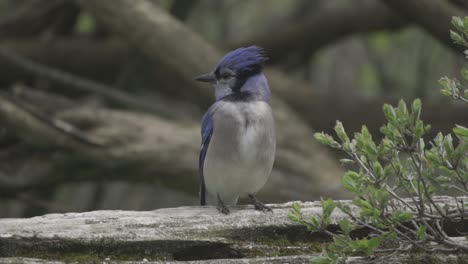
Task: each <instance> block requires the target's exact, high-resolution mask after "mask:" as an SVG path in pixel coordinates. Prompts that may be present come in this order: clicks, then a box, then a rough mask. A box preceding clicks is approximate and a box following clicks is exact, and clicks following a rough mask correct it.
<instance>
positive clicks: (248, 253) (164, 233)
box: [0, 197, 467, 264]
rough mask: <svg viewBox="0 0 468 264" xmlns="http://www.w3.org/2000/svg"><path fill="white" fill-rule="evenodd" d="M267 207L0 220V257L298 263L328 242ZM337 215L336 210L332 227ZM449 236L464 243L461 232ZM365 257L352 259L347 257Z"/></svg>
mask: <svg viewBox="0 0 468 264" xmlns="http://www.w3.org/2000/svg"><path fill="white" fill-rule="evenodd" d="M436 201H437V202H446V201H449V198H448V197H438V198H436ZM342 202H343V203H349V204H350V203H351V201H342ZM300 205H301V207H302V211H303V213H304V215H305V217H309V216H312V215H314V216H319V215H320V214H321V210H322V208H321V207H320V202H302V203H300ZM270 206H271V207H272V208H273V212H272V213H264V212H259V211H256V210H254V209H253V207H252V206H236V207H234V208H232V211H231V212H232V213H231V214H229V215H223V214H221V213H219V212H218V211H217V210H216V208H215V207H210V206H208V207H179V208H166V209H158V210H154V211H143V212H136V211H94V212H86V213H65V214H50V215H44V216H39V217H33V218H26V219H0V262H2V263H62V262H73V261H77V262H79V263H89V262H106V259H107V260H108V261H112V262H114V261H115V262H116V263H120V262H119V261H122V262H121V263H134V262H124V261H144V260H145V259H146V260H147V261H154V263H160V262H162V261H181V262H176V263H284V262H288V263H304V262H308V261H309V259H310V258H311V257H312V256H314V255H318V254H320V252H321V251H322V247H323V246H325V245H326V244H327V243H329V242H330V238H329V237H327V236H324V235H321V234H317V233H314V234H311V233H310V232H308V231H307V229H306V228H305V227H304V226H302V225H298V224H296V223H293V222H292V221H290V220H289V219H288V216H287V215H288V212H289V209H290V208H291V206H292V203H291V202H288V203H284V204H271V205H270ZM344 217H346V216H345V215H344V214H342V213H341V212H339V211H335V212H334V213H333V214H332V225H336V224H337V222H338V221H339V220H341V219H343V218H344ZM462 224H466V221H465V223H462ZM332 229H333V228H332ZM335 230H336V229H335ZM452 239H454V240H456V241H457V242H459V243H465V244H467V241H466V239H465V238H463V237H459V238H458V237H453V238H452ZM466 257H467V256H466V255H463V254H459V255H438V254H429V255H427V254H422V253H415V254H411V255H396V256H394V258H390V259H387V260H385V261H387V262H382V263H395V262H394V261H408V262H406V263H422V261H424V263H427V264H429V263H453V262H450V261H461V260H463V259H465V258H466ZM22 258H28V259H22ZM30 258H34V259H30ZM208 260H210V261H208ZM365 260H366V259H363V258H351V259H350V261H349V263H365V262H364V261H365ZM390 260H392V261H390ZM15 261H17V262H15ZM52 261H62V262H52ZM416 261H419V262H416Z"/></svg>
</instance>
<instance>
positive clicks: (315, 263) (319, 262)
mask: <svg viewBox="0 0 468 264" xmlns="http://www.w3.org/2000/svg"><path fill="white" fill-rule="evenodd" d="M311 263H312V264H334V263H336V262H333V260H332V259H330V258H329V257H326V256H319V257H313V258H312V262H311Z"/></svg>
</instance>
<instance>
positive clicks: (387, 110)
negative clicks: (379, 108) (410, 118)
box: [383, 104, 396, 123]
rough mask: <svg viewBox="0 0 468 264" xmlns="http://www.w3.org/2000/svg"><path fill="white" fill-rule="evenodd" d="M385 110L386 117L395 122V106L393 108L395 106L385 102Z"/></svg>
mask: <svg viewBox="0 0 468 264" xmlns="http://www.w3.org/2000/svg"><path fill="white" fill-rule="evenodd" d="M383 112H384V114H385V118H387V120H388V121H389V122H390V123H394V122H395V121H396V112H395V108H393V106H391V105H389V104H384V106H383Z"/></svg>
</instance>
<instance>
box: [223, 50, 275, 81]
mask: <svg viewBox="0 0 468 264" xmlns="http://www.w3.org/2000/svg"><path fill="white" fill-rule="evenodd" d="M267 59H268V58H267V56H266V54H265V50H264V49H262V48H260V47H257V46H250V47H246V48H238V49H236V50H233V51H231V52H229V53H228V54H226V55H225V56H224V57H223V58H222V59H221V61H220V62H219V63H218V65H217V66H216V70H215V72H217V71H218V70H219V69H221V68H223V67H226V68H229V69H231V70H234V71H236V72H237V73H240V74H243V75H253V74H255V73H259V72H261V71H262V70H263V65H264V64H265V61H266V60H267Z"/></svg>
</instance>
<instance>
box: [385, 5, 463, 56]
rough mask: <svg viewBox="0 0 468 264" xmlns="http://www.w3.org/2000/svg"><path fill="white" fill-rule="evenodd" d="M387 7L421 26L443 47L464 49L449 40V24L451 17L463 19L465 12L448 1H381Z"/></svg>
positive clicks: (459, 50)
mask: <svg viewBox="0 0 468 264" xmlns="http://www.w3.org/2000/svg"><path fill="white" fill-rule="evenodd" d="M382 1H383V2H384V3H385V4H386V5H387V6H388V7H390V8H391V9H393V10H394V11H395V12H397V13H398V14H400V15H401V16H402V17H404V18H405V19H407V20H408V21H412V22H414V23H416V24H417V25H419V26H421V27H422V28H423V29H424V30H425V31H427V32H428V33H429V34H431V35H432V36H433V37H434V38H435V39H437V40H439V41H440V42H441V43H443V44H444V45H445V46H447V47H449V48H451V49H453V50H455V51H457V52H460V54H461V53H462V52H463V50H464V48H462V47H461V46H460V45H457V44H455V43H454V42H453V40H452V39H451V38H450V29H452V25H451V23H450V21H451V18H452V16H461V17H464V16H466V15H468V12H467V11H466V10H463V9H462V8H457V7H456V6H455V5H454V4H452V3H451V2H450V1H440V0H382Z"/></svg>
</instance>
